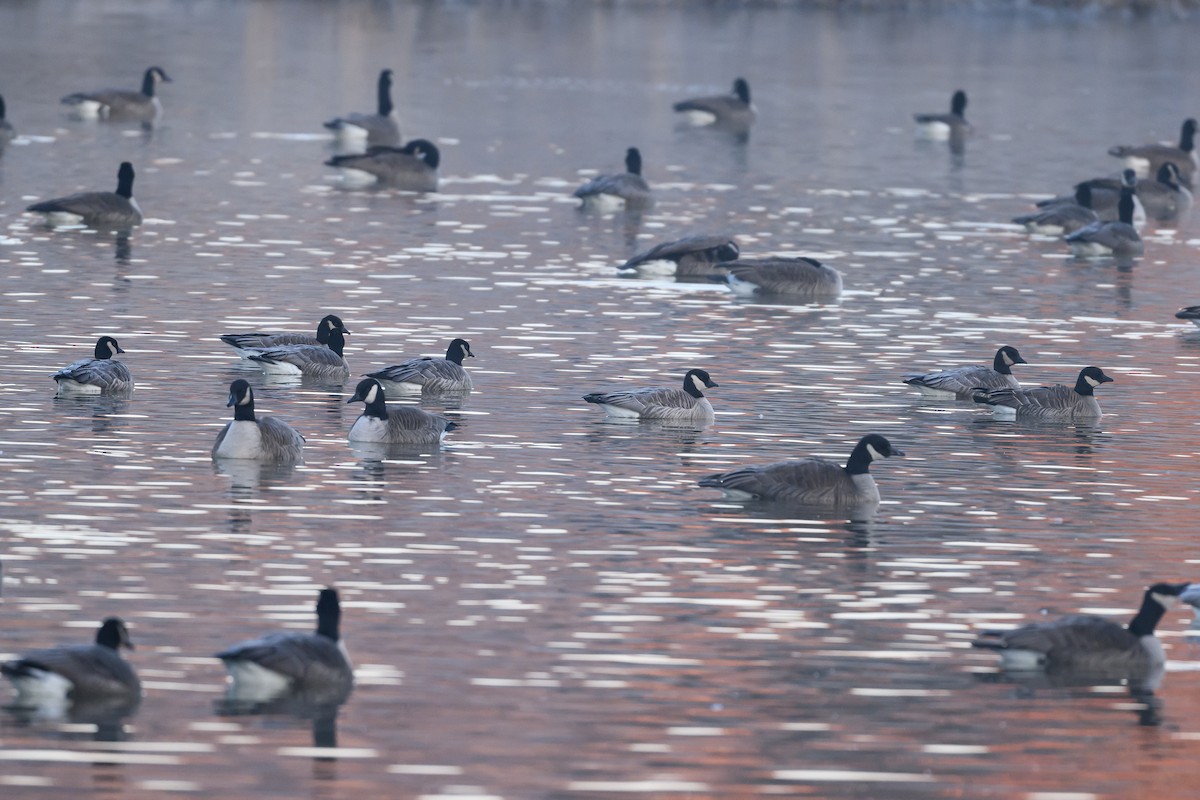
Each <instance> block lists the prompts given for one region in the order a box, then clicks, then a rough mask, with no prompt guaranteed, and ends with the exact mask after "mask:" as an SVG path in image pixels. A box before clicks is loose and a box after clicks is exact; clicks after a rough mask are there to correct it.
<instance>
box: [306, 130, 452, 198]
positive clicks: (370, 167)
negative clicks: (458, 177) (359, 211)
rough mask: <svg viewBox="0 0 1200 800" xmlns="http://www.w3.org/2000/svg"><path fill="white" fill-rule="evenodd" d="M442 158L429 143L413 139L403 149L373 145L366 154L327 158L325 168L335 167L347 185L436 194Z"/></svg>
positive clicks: (426, 140) (434, 146) (435, 147)
mask: <svg viewBox="0 0 1200 800" xmlns="http://www.w3.org/2000/svg"><path fill="white" fill-rule="evenodd" d="M441 158H442V157H441V154H440V153H439V152H438V149H437V145H435V144H434V143H433V142H431V141H429V140H428V139H413V140H412V141H411V142H409V143H408V144H406V145H404V147H388V146H386V145H374V146H372V147H370V148H368V149H367V152H365V153H352V154H347V155H339V156H334V157H332V158H330V159H329V160H328V161H326V162H325V165H326V166H329V167H337V168H338V170H339V171H340V172H341V173H342V179H343V180H344V181H346V182H347V183H352V184H357V185H366V184H371V183H378V184H380V185H383V186H391V187H394V188H397V189H405V190H408V191H411V192H436V191H437V188H438V173H437V170H438V164H440V163H441Z"/></svg>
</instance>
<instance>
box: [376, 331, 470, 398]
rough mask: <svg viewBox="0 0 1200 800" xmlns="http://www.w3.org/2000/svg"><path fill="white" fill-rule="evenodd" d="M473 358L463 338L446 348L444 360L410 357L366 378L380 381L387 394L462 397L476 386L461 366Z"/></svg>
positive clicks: (431, 357)
mask: <svg viewBox="0 0 1200 800" xmlns="http://www.w3.org/2000/svg"><path fill="white" fill-rule="evenodd" d="M474 357H475V354H474V353H472V352H471V345H470V344H468V343H467V340H466V339H455V340H454V341H452V342H450V346H449V347H447V348H446V357H445V358H436V357H434V356H423V357H421V358H410V359H408V360H407V361H403V362H401V363H399V364H396V365H394V366H390V367H384V368H383V369H381V370H379V371H378V372H371V373H368V374H367V377H368V378H374V379H375V380H377V381H379V384H380V385H381V386H382V387H383V388H384V390H385V391H386V392H387V393H388V394H396V395H400V394H465V393H467V392H470V391H471V390H472V389H473V388H475V387H474V384H472V383H471V375H470V373H468V372H467V371H466V370H465V369H464V368H463V365H462V363H463V359H464V358H474Z"/></svg>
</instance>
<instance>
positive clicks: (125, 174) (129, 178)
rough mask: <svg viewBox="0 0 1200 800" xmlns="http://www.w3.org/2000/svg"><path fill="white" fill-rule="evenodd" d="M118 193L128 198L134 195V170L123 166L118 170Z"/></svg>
mask: <svg viewBox="0 0 1200 800" xmlns="http://www.w3.org/2000/svg"><path fill="white" fill-rule="evenodd" d="M117 194H119V195H120V196H121V197H124V198H125V199H126V200H128V199H129V198H131V197H133V170H132V169H126V168H125V167H121V169H120V171H118V172H117Z"/></svg>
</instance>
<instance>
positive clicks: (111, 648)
mask: <svg viewBox="0 0 1200 800" xmlns="http://www.w3.org/2000/svg"><path fill="white" fill-rule="evenodd" d="M120 647H127V648H129V649H130V650H132V649H133V644H132V643H131V642H130V641H129V630H128V629H127V628H126V627H125V623H124V622H122V621H121V620H120V619H118V618H117V617H108V618H107V619H105V620H104V622H103V623H101V625H100V630H98V631H97V632H96V642H95V644H84V645H69V646H64V647H54V648H50V649H47V650H35V651H34V652H32V653H28V654H26V655H25V656H23V657H22V658H19V659H17V660H15V661H9V662H7V663H5V664H0V673H3V674H4V677H6V678H8V679H9V680H10V681H12V684H13V686H14V687H15V688H16V690H17V701H16V705H18V706H36V705H41V704H43V703H49V702H61V701H63V700H68V699H69V700H71V701H73V702H86V701H87V700H89V699H95V698H100V697H114V696H127V697H137V696H139V695H140V694H141V691H142V685H141V682H140V681H138V676H137V673H136V672H135V671H134V669H133V667H132V666H131V665H130V664H129V662H128V661H126V660H125V659H123V658H121V654H120V652H119V651H118V648H120Z"/></svg>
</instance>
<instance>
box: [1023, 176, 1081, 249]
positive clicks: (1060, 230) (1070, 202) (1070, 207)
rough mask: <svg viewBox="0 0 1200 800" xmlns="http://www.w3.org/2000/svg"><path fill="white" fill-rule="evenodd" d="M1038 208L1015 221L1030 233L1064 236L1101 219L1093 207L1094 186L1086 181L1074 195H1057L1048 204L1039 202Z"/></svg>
mask: <svg viewBox="0 0 1200 800" xmlns="http://www.w3.org/2000/svg"><path fill="white" fill-rule="evenodd" d="M1038 208H1039V209H1040V210H1038V211H1034V212H1032V213H1030V214H1022V215H1021V216H1019V217H1014V218H1013V223H1014V224H1016V225H1024V226H1025V230H1027V231H1029V232H1030V233H1041V234H1045V235H1048V236H1064V235H1066V234H1068V233H1074V232H1075V231H1077V230H1079V229H1080V228H1084V227H1087V226H1088V225H1091V224H1092V223H1093V222H1099V221H1100V217H1099V215H1097V214H1096V212H1095V210H1094V209H1093V208H1092V187H1090V186H1088V185H1087V184H1086V183H1081V184H1079V185H1078V186H1077V187H1076V188H1075V195H1074V197H1071V198H1063V197H1056V198H1054V200H1053V201H1051V202H1048V203H1046V205H1042V203H1038Z"/></svg>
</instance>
